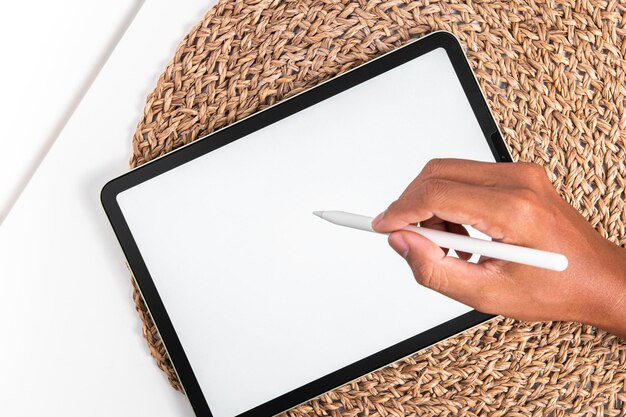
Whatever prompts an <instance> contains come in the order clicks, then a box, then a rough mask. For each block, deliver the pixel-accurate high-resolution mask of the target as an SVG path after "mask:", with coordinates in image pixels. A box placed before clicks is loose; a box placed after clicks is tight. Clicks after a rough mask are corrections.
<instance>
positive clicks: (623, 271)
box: [590, 242, 626, 340]
mask: <svg viewBox="0 0 626 417" xmlns="http://www.w3.org/2000/svg"><path fill="white" fill-rule="evenodd" d="M607 243H609V242H607ZM610 245H611V249H612V251H611V252H612V253H613V254H614V257H612V262H610V263H607V264H606V265H607V266H608V267H609V270H608V271H606V281H605V282H606V286H604V288H603V289H602V290H603V291H602V294H603V296H602V297H600V299H598V300H597V301H596V302H595V306H594V308H593V310H594V311H595V314H594V315H593V317H594V319H593V321H592V322H591V323H590V324H592V325H594V326H595V327H598V328H600V329H602V330H606V331H608V332H610V333H613V334H615V335H617V336H619V337H621V338H623V339H625V340H626V249H624V248H621V247H619V246H616V245H614V244H612V243H611V244H610ZM598 272H599V273H603V272H605V271H598Z"/></svg>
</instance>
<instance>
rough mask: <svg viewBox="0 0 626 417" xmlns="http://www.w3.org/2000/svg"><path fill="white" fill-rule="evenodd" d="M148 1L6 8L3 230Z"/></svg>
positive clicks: (2, 17) (0, 166) (2, 38)
mask: <svg viewBox="0 0 626 417" xmlns="http://www.w3.org/2000/svg"><path fill="white" fill-rule="evenodd" d="M141 4H142V0H110V1H105V2H85V1H81V0H63V1H62V2H61V1H46V0H30V1H22V2H19V1H15V2H3V3H2V4H0V51H2V58H1V59H2V65H0V79H2V80H3V83H2V97H3V100H0V119H1V120H2V134H1V135H0V146H1V148H0V149H2V151H1V152H0V223H2V219H4V217H5V216H6V214H7V213H8V211H9V209H10V208H11V206H12V204H13V203H14V202H15V200H16V199H17V198H18V196H19V193H20V192H21V191H22V190H23V188H24V187H25V186H26V183H27V182H28V180H29V179H30V177H31V176H32V174H33V172H34V171H35V170H36V169H37V166H38V165H39V163H40V162H41V160H42V159H43V158H44V156H45V154H46V152H47V151H48V150H49V149H50V146H51V145H52V143H54V140H55V139H56V138H57V136H58V135H59V133H60V131H61V129H62V128H63V126H64V125H65V123H66V122H67V120H68V119H69V118H70V116H71V115H72V113H73V111H74V109H76V107H77V106H78V104H79V103H80V100H81V99H82V97H83V96H84V95H85V92H86V91H87V90H88V88H89V86H90V85H91V83H92V82H93V80H94V79H95V78H96V76H97V75H98V73H99V71H100V69H101V68H102V65H103V64H104V62H106V59H107V58H108V57H109V55H110V54H111V52H112V51H113V49H114V48H115V45H116V44H117V42H118V41H119V40H120V38H121V37H122V35H123V34H124V31H125V30H126V28H127V27H128V25H129V24H130V22H131V21H132V20H133V18H134V17H135V15H136V13H137V11H138V10H139V9H140V7H141Z"/></svg>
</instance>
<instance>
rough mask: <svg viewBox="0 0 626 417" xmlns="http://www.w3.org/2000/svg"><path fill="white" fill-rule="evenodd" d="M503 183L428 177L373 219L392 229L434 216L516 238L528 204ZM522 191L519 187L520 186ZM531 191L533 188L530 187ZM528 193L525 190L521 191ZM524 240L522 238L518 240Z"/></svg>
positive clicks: (376, 226)
mask: <svg viewBox="0 0 626 417" xmlns="http://www.w3.org/2000/svg"><path fill="white" fill-rule="evenodd" d="M512 191H513V189H511V188H504V187H485V186H478V185H474V184H465V183H460V182H456V181H450V180H442V179H426V180H424V181H420V182H419V183H418V184H416V186H415V187H414V188H413V189H412V190H410V191H408V192H407V193H406V194H404V195H402V196H401V197H400V198H399V199H398V200H396V201H394V202H393V203H392V204H391V205H390V206H389V207H388V208H387V210H385V212H384V215H383V216H382V217H381V218H377V219H376V220H375V221H374V222H372V227H373V228H374V230H376V231H377V232H382V233H390V232H392V231H395V230H399V229H402V228H403V227H405V226H408V225H410V224H415V223H417V222H422V221H424V220H426V219H429V218H431V217H433V216H437V217H439V218H440V219H442V220H446V221H449V222H453V223H458V224H467V225H471V226H472V227H473V228H475V229H476V230H479V231H481V232H483V233H485V234H487V235H489V236H491V237H492V238H493V239H499V240H504V241H508V240H516V239H520V238H521V236H517V234H516V232H515V230H516V229H517V230H520V229H522V230H523V228H519V227H515V224H516V223H517V222H519V221H520V217H522V218H523V220H526V219H525V217H527V216H525V215H524V213H521V212H520V210H522V211H523V210H526V209H527V208H528V204H527V202H526V201H522V200H523V198H522V197H520V194H519V193H512ZM518 191H519V190H518ZM528 192H529V193H530V191H528ZM522 195H523V196H525V193H522ZM519 243H521V242H519Z"/></svg>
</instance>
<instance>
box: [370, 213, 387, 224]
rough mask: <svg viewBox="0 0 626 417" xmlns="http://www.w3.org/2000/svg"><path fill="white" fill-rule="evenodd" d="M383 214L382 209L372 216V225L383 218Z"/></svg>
mask: <svg viewBox="0 0 626 417" xmlns="http://www.w3.org/2000/svg"><path fill="white" fill-rule="evenodd" d="M384 215H385V212H384V211H383V212H382V213H380V214H379V215H378V216H376V217H374V220H372V226H376V225H377V224H378V222H380V220H381V219H382V218H383V216H384Z"/></svg>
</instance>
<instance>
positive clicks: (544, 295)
mask: <svg viewBox="0 0 626 417" xmlns="http://www.w3.org/2000/svg"><path fill="white" fill-rule="evenodd" d="M418 222H419V223H420V225H421V226H424V227H430V228H433V229H439V230H447V231H450V232H454V233H462V234H467V230H466V229H465V227H464V226H462V225H471V226H472V227H473V228H475V229H477V230H479V231H481V232H483V233H485V234H487V235H489V236H491V238H492V239H493V240H496V241H500V242H505V243H512V244H515V245H521V246H527V247H531V248H535V249H542V250H547V251H551V252H557V253H562V254H564V255H565V256H567V258H568V260H569V266H568V267H567V269H566V270H565V271H563V272H555V271H550V270H546V269H541V268H536V267H531V266H526V265H521V264H517V263H512V262H506V261H502V260H497V259H489V258H481V259H480V260H479V261H478V263H477V264H474V263H470V262H467V261H466V260H467V259H468V258H469V256H470V254H464V253H460V254H459V256H460V258H462V259H458V258H454V257H450V256H446V252H447V251H446V250H445V249H442V248H440V247H438V246H437V245H435V244H434V243H432V242H431V241H430V240H428V239H426V238H425V237H423V236H421V235H418V234H416V233H411V232H407V231H398V229H401V228H402V227H404V226H407V225H409V224H415V223H418ZM372 226H373V228H374V230H376V231H378V232H383V233H391V234H390V235H389V244H390V245H391V247H392V248H394V249H395V251H396V252H398V253H399V254H400V255H401V256H403V257H404V258H405V259H406V260H407V262H408V264H409V266H410V267H411V269H412V271H413V274H414V276H415V279H416V280H417V281H418V282H419V283H420V284H422V285H424V286H426V287H428V288H431V289H433V290H435V291H438V292H440V293H442V294H444V295H447V296H448V297H451V298H454V299H455V300H458V301H460V302H462V303H464V304H467V305H469V306H471V307H473V308H475V309H476V310H479V311H482V312H484V313H490V314H501V315H504V316H508V317H512V318H516V319H519V320H528V321H544V320H563V321H578V322H582V323H587V324H591V325H594V326H596V327H598V328H601V329H604V330H606V331H609V332H611V333H613V334H616V335H618V336H620V337H622V338H625V339H626V249H624V248H621V247H619V246H617V245H615V244H613V243H611V242H610V241H608V240H606V239H604V238H603V237H602V236H600V235H599V234H598V233H597V232H596V231H595V230H594V229H593V227H591V225H590V224H589V223H588V222H587V221H586V220H585V218H584V217H583V216H582V215H581V214H580V213H578V211H576V210H575V209H574V208H573V207H571V206H570V205H569V204H567V203H566V202H565V201H564V200H563V199H562V198H561V197H560V196H559V195H558V194H557V192H556V191H555V190H554V188H553V187H552V184H551V183H550V180H549V179H548V177H547V176H546V173H545V170H544V169H543V168H542V167H540V166H539V165H535V164H531V163H521V162H519V163H486V162H476V161H468V160H461V159H437V160H432V161H430V162H429V163H428V164H427V165H426V166H425V167H424V169H423V170H422V172H421V173H420V174H419V175H418V176H417V177H416V178H415V179H414V180H413V182H411V184H409V186H408V187H407V188H406V190H405V191H404V192H403V193H402V195H401V196H400V197H399V198H398V199H397V200H396V201H394V202H393V203H391V205H390V206H389V207H388V208H387V209H386V210H385V211H384V212H383V213H381V214H380V215H379V216H378V217H376V219H374V221H373V222H372Z"/></svg>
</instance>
